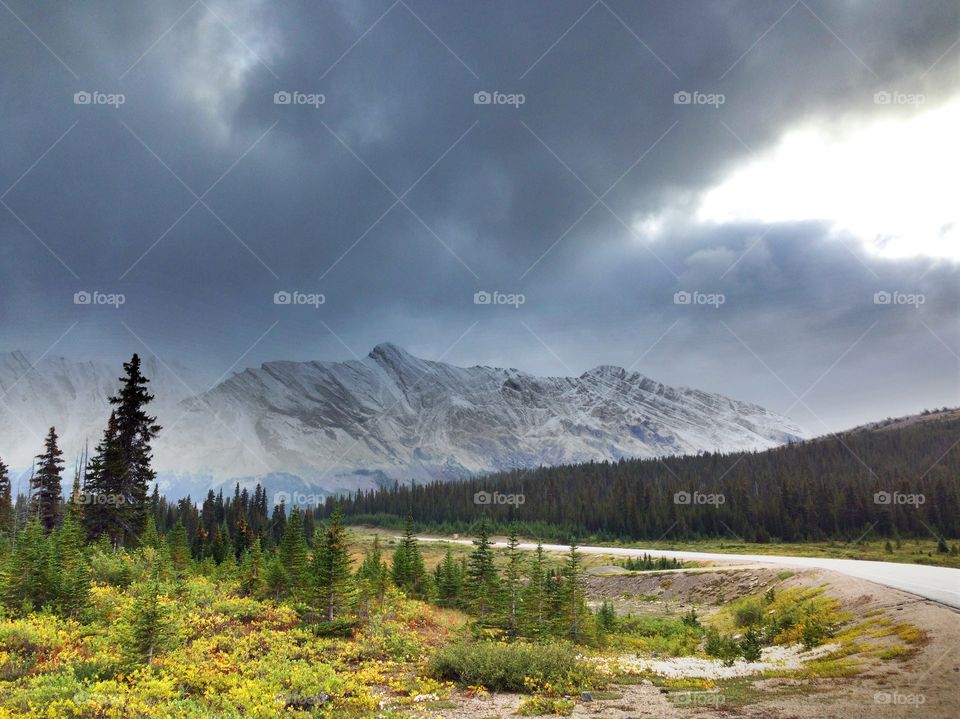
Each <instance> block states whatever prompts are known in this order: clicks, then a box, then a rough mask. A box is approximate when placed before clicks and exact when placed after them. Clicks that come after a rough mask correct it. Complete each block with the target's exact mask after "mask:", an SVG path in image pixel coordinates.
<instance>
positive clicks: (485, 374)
mask: <svg viewBox="0 0 960 719" xmlns="http://www.w3.org/2000/svg"><path fill="white" fill-rule="evenodd" d="M181 408H182V409H183V410H184V414H183V415H182V417H181V418H180V419H179V420H178V421H177V422H176V424H175V425H174V426H172V427H168V428H167V430H166V431H165V432H164V433H163V435H162V436H161V438H160V439H159V440H158V442H157V445H156V459H157V461H156V466H157V467H158V468H160V469H161V470H166V471H168V472H172V473H174V474H176V475H179V476H186V475H190V474H197V473H199V474H201V475H203V476H208V477H211V478H213V481H214V482H216V483H220V482H226V481H232V480H235V479H238V478H240V479H246V480H253V479H255V478H263V477H265V476H267V477H268V480H269V479H272V480H273V481H272V483H271V485H272V486H274V487H276V486H277V485H278V484H280V485H283V486H284V488H287V489H290V488H298V489H299V488H303V489H305V490H308V491H315V492H333V491H340V490H347V489H356V488H359V487H371V486H375V485H377V484H382V483H385V482H392V481H393V480H395V479H399V480H401V481H402V480H409V479H417V480H424V479H431V478H442V479H454V478H458V477H464V476H467V475H470V474H473V473H477V472H488V471H494V470H501V469H511V468H518V467H529V466H536V465H540V464H559V463H566V462H584V461H590V460H604V459H618V458H620V457H654V456H662V455H668V454H684V453H695V452H698V451H704V450H708V451H716V450H722V451H733V450H741V449H763V448H769V447H772V446H775V445H778V444H783V443H786V442H790V441H794V440H797V439H801V438H803V437H804V436H805V434H804V432H803V431H802V430H801V429H800V428H799V427H797V426H796V425H794V424H793V423H792V422H791V421H790V420H789V419H787V418H785V417H781V416H778V415H776V414H773V413H771V412H768V411H767V410H765V409H763V408H762V407H759V406H757V405H753V404H749V403H745V402H738V401H736V400H732V399H728V398H726V397H723V396H721V395H717V394H711V393H708V392H701V391H698V390H692V389H686V388H673V387H668V386H666V385H663V384H660V383H659V382H656V381H654V380H651V379H649V378H647V377H644V376H643V375H641V374H639V373H635V372H633V373H630V372H627V371H626V370H624V369H621V368H619V367H609V366H601V367H597V368H595V369H593V370H590V371H589V372H586V373H584V374H583V375H581V376H580V377H535V376H532V375H529V374H526V373H524V372H520V371H518V370H515V369H498V368H493V367H470V368H461V367H454V366H451V365H448V364H445V363H442V362H431V361H427V360H423V359H419V358H417V357H414V356H413V355H411V354H409V353H407V352H405V351H404V350H402V349H400V348H399V347H397V346H395V345H392V344H381V345H377V346H376V347H375V348H374V349H373V351H371V352H370V354H369V355H368V356H367V357H365V358H364V359H362V360H359V361H348V362H303V363H300V362H269V363H266V364H264V365H263V366H261V367H260V368H259V369H248V370H245V371H243V372H240V373H237V374H236V375H234V376H233V377H231V378H229V379H227V380H225V381H224V382H222V383H221V384H219V385H217V386H216V387H214V388H213V389H212V390H210V391H209V392H206V393H204V394H203V395H200V396H198V397H196V398H191V399H187V400H184V402H182V403H181Z"/></svg>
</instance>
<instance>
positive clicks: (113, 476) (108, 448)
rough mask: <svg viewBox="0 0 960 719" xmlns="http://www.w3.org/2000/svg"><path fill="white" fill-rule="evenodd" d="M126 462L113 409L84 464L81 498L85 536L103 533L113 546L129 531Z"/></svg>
mask: <svg viewBox="0 0 960 719" xmlns="http://www.w3.org/2000/svg"><path fill="white" fill-rule="evenodd" d="M126 471H127V467H126V461H125V459H124V456H123V450H122V448H121V446H120V430H119V427H118V423H117V413H116V411H114V412H111V413H110V418H109V419H108V420H107V427H106V429H104V431H103V438H102V439H101V440H100V444H98V445H97V447H96V449H95V450H94V455H93V457H91V458H90V461H89V462H88V463H87V468H86V472H85V475H84V486H83V497H84V503H85V505H86V507H85V510H84V513H83V515H84V516H83V519H84V525H85V527H86V530H87V536H88V537H90V538H91V539H96V538H98V537H100V536H101V535H103V534H106V535H107V536H108V537H109V538H110V541H111V543H112V544H113V546H114V547H117V546H119V545H120V544H121V543H122V542H123V540H124V537H125V536H127V535H128V534H129V533H130V532H131V531H132V526H131V525H130V520H129V517H128V511H127V509H126V507H125V506H123V505H125V504H126V494H125V493H124V484H125V482H126V478H125V475H126Z"/></svg>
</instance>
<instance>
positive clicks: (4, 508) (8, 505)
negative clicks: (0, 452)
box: [0, 459, 14, 534]
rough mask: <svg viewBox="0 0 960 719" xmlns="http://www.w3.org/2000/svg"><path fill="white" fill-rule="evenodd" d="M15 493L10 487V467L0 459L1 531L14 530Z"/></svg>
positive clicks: (3, 532) (6, 532) (5, 532)
mask: <svg viewBox="0 0 960 719" xmlns="http://www.w3.org/2000/svg"><path fill="white" fill-rule="evenodd" d="M13 517H14V514H13V494H12V492H11V489H10V468H9V467H7V465H6V464H4V462H3V460H2V459H0V533H2V534H8V533H10V532H12V531H13Z"/></svg>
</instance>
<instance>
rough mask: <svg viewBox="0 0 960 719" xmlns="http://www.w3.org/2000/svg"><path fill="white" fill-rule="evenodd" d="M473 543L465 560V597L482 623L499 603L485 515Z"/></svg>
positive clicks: (498, 582) (498, 580)
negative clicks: (468, 556)
mask: <svg viewBox="0 0 960 719" xmlns="http://www.w3.org/2000/svg"><path fill="white" fill-rule="evenodd" d="M473 545H474V549H473V551H472V552H471V553H470V558H469V559H468V560H467V577H466V584H467V597H468V600H469V602H470V609H471V610H472V612H473V613H474V614H475V615H476V616H477V618H478V619H479V621H480V623H481V624H483V623H485V622H487V621H489V619H490V617H491V615H492V614H493V613H494V612H495V611H496V610H497V608H498V607H499V604H500V577H499V576H498V575H497V568H496V566H495V565H494V562H493V548H492V546H491V544H490V530H489V529H488V527H487V519H486V517H484V518H483V519H481V520H480V528H479V529H478V530H477V538H476V539H475V540H473Z"/></svg>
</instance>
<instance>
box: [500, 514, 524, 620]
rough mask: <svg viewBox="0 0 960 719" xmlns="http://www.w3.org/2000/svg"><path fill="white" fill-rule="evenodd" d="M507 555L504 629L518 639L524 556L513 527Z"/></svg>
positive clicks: (509, 537)
mask: <svg viewBox="0 0 960 719" xmlns="http://www.w3.org/2000/svg"><path fill="white" fill-rule="evenodd" d="M506 555H507V566H506V568H505V569H504V572H503V594H504V597H503V600H504V607H503V609H504V621H503V628H504V629H506V630H507V634H508V635H509V636H510V637H516V636H517V635H518V634H519V632H520V611H521V606H520V601H521V590H522V581H521V580H522V578H523V555H522V553H521V551H520V540H519V539H517V530H516V529H515V528H513V527H511V528H510V534H509V536H508V538H507V551H506Z"/></svg>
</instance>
